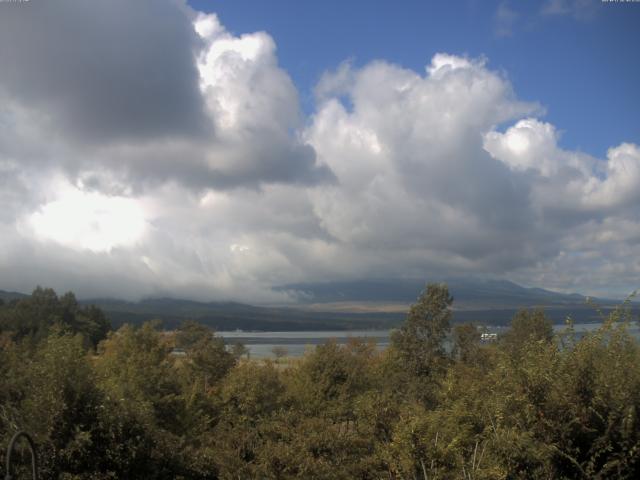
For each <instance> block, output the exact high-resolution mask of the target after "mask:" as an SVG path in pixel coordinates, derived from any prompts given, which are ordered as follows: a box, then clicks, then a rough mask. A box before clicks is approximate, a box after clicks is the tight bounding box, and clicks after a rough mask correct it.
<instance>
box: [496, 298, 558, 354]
mask: <svg viewBox="0 0 640 480" xmlns="http://www.w3.org/2000/svg"><path fill="white" fill-rule="evenodd" d="M552 339H553V324H552V323H551V320H549V318H547V316H546V315H545V314H544V311H543V310H542V309H536V310H520V311H519V312H518V313H516V314H515V316H514V317H513V319H512V320H511V329H510V330H509V331H508V332H507V333H506V334H505V335H504V336H503V339H502V343H503V345H504V346H505V347H506V349H507V351H509V352H510V353H511V354H512V355H517V354H518V352H520V351H521V350H522V348H523V347H524V346H525V345H527V344H528V343H531V342H543V343H550V342H551V340H552Z"/></svg>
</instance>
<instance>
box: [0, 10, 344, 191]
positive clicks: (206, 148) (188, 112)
mask: <svg viewBox="0 0 640 480" xmlns="http://www.w3.org/2000/svg"><path fill="white" fill-rule="evenodd" d="M4 7H7V8H3V12H2V16H0V63H1V64H2V65H11V68H3V69H2V70H0V102H1V103H0V105H1V106H0V123H1V124H2V125H3V126H4V127H5V128H3V129H2V132H1V133H0V158H3V159H7V160H12V161H13V160H15V161H18V162H19V163H21V164H22V165H24V166H28V165H33V166H36V167H37V168H39V169H42V168H44V169H49V168H54V169H64V170H65V171H66V173H67V174H68V175H69V176H71V177H74V178H75V179H76V181H81V182H82V184H83V185H84V187H85V188H94V189H97V190H99V191H102V192H106V193H128V194H130V193H132V192H136V191H142V190H145V189H148V188H154V187H155V186H157V185H158V184H161V183H164V182H167V181H174V182H179V183H182V184H184V185H185V186H187V187H189V188H195V189H206V188H209V187H215V188H235V187H251V188H257V187H260V186H261V185H263V184H265V183H272V182H284V183H301V184H312V183H317V182H322V181H327V180H329V181H330V180H331V179H332V176H331V173H330V172H329V171H328V170H327V169H326V168H323V167H322V166H319V165H317V164H316V159H315V153H314V151H313V149H312V148H311V147H310V146H309V145H305V144H304V143H303V142H301V141H300V139H299V138H298V136H297V134H296V131H297V130H298V129H299V127H300V126H301V125H302V118H301V115H300V113H299V104H298V96H297V91H296V89H295V87H294V86H293V84H292V82H291V80H290V78H289V76H288V75H287V74H286V72H284V71H283V70H282V69H281V68H280V67H279V66H278V62H277V58H276V52H275V44H274V42H273V40H272V39H271V37H269V35H267V34H266V33H254V34H247V35H243V36H242V37H234V36H232V35H231V34H229V33H228V32H226V31H225V29H224V28H223V27H222V26H221V25H220V23H219V22H218V20H217V18H216V16H215V15H203V14H198V13H196V12H194V11H192V10H191V9H190V8H189V7H188V6H186V4H184V2H183V1H180V0H163V1H156V0H141V1H137V2H133V3H131V2H124V1H120V0H115V1H112V2H98V1H87V2H80V3H79V2H76V1H72V0H69V1H66V0H63V1H59V2H58V1H56V2H48V1H37V0H35V1H33V2H29V3H28V4H24V5H19V6H13V5H9V6H6V5H5V6H4Z"/></svg>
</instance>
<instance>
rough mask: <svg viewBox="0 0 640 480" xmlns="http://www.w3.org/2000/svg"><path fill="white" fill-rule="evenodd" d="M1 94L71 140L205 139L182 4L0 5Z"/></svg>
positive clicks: (193, 43)
mask: <svg viewBox="0 0 640 480" xmlns="http://www.w3.org/2000/svg"><path fill="white" fill-rule="evenodd" d="M0 8H1V14H0V64H1V65H2V66H3V68H2V69H1V70H0V91H1V92H2V93H3V95H4V97H5V98H7V97H8V98H11V99H12V100H13V101H16V102H19V103H21V104H22V105H23V106H24V107H26V108H29V109H33V110H35V111H38V112H41V114H42V115H44V116H46V118H47V127H48V128H49V129H50V131H51V134H54V135H55V134H58V135H63V136H64V137H65V138H66V139H68V140H75V141H79V142H82V143H84V142H87V141H100V142H103V141H113V140H116V139H123V138H124V139H131V138H133V139H139V138H155V137H159V136H165V135H189V136H191V135H194V134H204V133H205V132H206V131H207V130H208V129H210V126H209V123H208V121H207V117H206V115H205V113H204V109H203V101H202V96H201V93H200V90H199V87H198V82H199V76H198V71H197V68H196V66H195V64H194V58H195V55H196V54H197V50H198V49H199V48H200V44H199V38H198V36H197V35H196V33H195V32H194V30H193V27H192V24H191V20H190V19H189V17H188V15H187V13H188V12H187V9H186V8H185V6H184V5H183V4H182V2H180V1H178V0H175V1H154V0H139V1H135V2H131V1H125V0H110V1H108V2H102V1H97V0H87V1H81V2H78V1H75V0H56V1H45V0H32V1H30V2H27V3H23V4H19V5H7V4H5V5H1V6H0Z"/></svg>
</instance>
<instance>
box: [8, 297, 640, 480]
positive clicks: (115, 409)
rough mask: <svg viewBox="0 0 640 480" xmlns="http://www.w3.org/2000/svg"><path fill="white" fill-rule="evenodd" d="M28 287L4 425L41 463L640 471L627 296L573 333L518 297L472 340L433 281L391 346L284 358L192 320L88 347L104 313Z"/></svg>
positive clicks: (425, 473)
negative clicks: (256, 354)
mask: <svg viewBox="0 0 640 480" xmlns="http://www.w3.org/2000/svg"><path fill="white" fill-rule="evenodd" d="M23 302H24V300H19V301H12V302H9V303H8V304H5V305H4V306H0V313H1V315H2V316H1V318H2V321H3V323H2V325H3V331H2V332H0V440H1V441H2V444H3V445H6V443H7V442H8V439H9V438H10V436H11V434H12V433H13V432H15V431H16V430H18V429H26V430H28V431H30V432H32V433H33V434H34V436H35V438H36V442H37V445H38V449H39V452H40V458H41V468H42V471H43V478H61V479H87V480H89V479H93V480H100V479H118V478H131V479H136V478H144V479H165V478H172V479H173V478H176V479H218V478H219V479H238V478H239V479H245V478H246V479H249V478H265V479H294V478H301V479H307V478H313V479H380V478H385V479H390V480H396V479H397V480H399V479H423V480H424V479H427V478H428V479H450V478H461V479H464V480H471V479H495V480H498V479H538V478H554V479H556V478H557V479H587V478H616V479H617V478H620V479H635V478H639V477H640V417H639V412H640V345H639V343H638V341H637V340H636V339H635V338H634V337H633V336H632V335H631V334H630V333H629V331H628V329H629V325H630V324H631V322H632V319H631V314H630V312H629V311H628V310H625V309H624V308H621V309H618V310H615V311H614V312H613V313H612V314H611V315H610V316H609V317H608V318H607V319H606V321H605V322H604V323H603V324H602V326H600V327H599V328H597V329H595V330H594V331H593V332H591V333H588V334H586V335H584V336H582V337H580V336H579V335H577V334H576V333H575V332H573V331H572V329H571V327H569V328H568V329H567V331H566V332H564V333H563V334H562V335H561V336H560V337H554V336H553V331H552V329H551V327H550V324H549V322H548V320H547V318H546V317H545V315H544V313H543V312H541V311H533V312H530V311H523V312H519V313H518V314H517V315H516V316H515V317H514V319H513V322H512V328H511V330H510V331H509V332H508V333H506V334H505V335H504V336H503V337H502V338H501V339H500V341H499V342H497V343H494V344H482V343H481V342H479V333H480V330H479V329H478V328H477V327H475V326H472V325H458V326H456V327H454V329H453V332H452V336H449V324H450V320H451V316H452V311H451V305H452V300H451V297H450V296H449V293H448V290H447V288H446V286H444V285H429V286H428V287H427V289H426V291H425V292H424V293H423V294H422V295H421V297H420V298H419V300H418V302H417V303H416V305H414V306H413V307H412V309H411V311H410V313H409V315H408V318H407V321H406V323H405V325H404V326H403V327H402V328H401V329H400V330H399V331H398V332H397V333H396V334H395V335H394V336H393V340H392V345H391V347H390V348H388V349H386V350H385V351H383V352H379V351H378V350H377V349H376V348H375V345H373V344H371V343H363V342H360V341H357V340H354V341H352V342H351V343H349V344H347V345H338V344H336V343H335V342H328V343H326V344H324V345H321V346H318V347H317V348H315V349H314V350H313V351H310V352H309V353H308V354H307V355H305V356H304V357H303V358H301V359H295V360H291V361H288V362H287V363H286V364H284V363H274V362H270V361H255V360H248V359H242V360H241V359H240V357H241V356H242V354H238V352H236V354H235V355H234V353H232V352H228V351H227V349H226V348H225V345H224V344H223V342H222V340H221V339H219V338H217V337H216V336H215V335H214V334H213V332H212V331H211V330H210V329H208V328H206V327H203V326H201V325H198V324H196V323H194V322H187V323H185V324H183V325H182V326H181V327H180V329H179V330H178V331H176V332H175V334H173V333H168V332H162V331H159V330H158V329H157V325H156V324H152V323H147V324H145V325H143V326H141V327H139V328H134V327H131V326H124V327H122V328H120V329H119V330H117V331H116V332H111V333H110V334H109V335H108V336H107V337H106V339H104V340H103V341H102V342H101V343H100V344H99V346H98V348H97V349H96V350H95V351H94V350H93V349H87V348H86V347H87V346H88V340H87V339H88V338H91V337H90V335H91V334H90V333H89V332H90V328H89V326H88V324H87V323H86V322H85V320H83V319H84V318H93V319H94V320H92V321H90V322H89V323H92V322H93V323H94V324H96V325H97V324H100V321H99V320H96V318H98V317H99V314H96V313H93V314H91V312H88V311H87V310H85V309H83V308H81V307H78V306H77V302H75V299H74V297H73V296H72V295H64V296H63V297H60V298H58V297H57V296H55V293H53V292H52V291H48V290H40V291H38V293H37V294H36V295H35V298H33V299H32V300H30V301H29V302H26V303H23ZM91 315H93V317H92V316H91ZM17 319H24V320H25V322H26V323H25V324H24V325H20V324H19V323H12V322H16V321H17ZM36 319H40V320H37V321H36ZM83 322H85V323H83ZM93 338H97V336H96V335H94V337H93ZM174 347H178V348H179V349H181V350H180V351H179V352H178V353H179V354H176V351H175V350H174ZM0 454H4V452H3V451H2V450H0ZM2 468H3V467H2V466H0V476H1V475H4V474H5V473H6V472H4V471H3V470H2Z"/></svg>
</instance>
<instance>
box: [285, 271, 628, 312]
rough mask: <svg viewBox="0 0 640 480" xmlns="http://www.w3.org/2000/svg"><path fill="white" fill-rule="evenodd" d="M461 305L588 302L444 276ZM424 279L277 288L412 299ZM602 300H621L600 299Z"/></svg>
mask: <svg viewBox="0 0 640 480" xmlns="http://www.w3.org/2000/svg"><path fill="white" fill-rule="evenodd" d="M444 281H445V282H446V283H447V285H448V286H449V291H450V292H451V294H452V295H453V297H454V305H455V307H456V308H457V309H494V308H498V309H500V308H514V307H515V308H518V307H520V308H521V307H532V306H566V305H576V304H584V303H585V301H586V297H585V296H583V295H580V294H577V293H572V294H565V293H558V292H552V291H550V290H545V289H542V288H526V287H522V286H520V285H518V284H516V283H513V282H510V281H508V280H484V279H469V278H465V279H462V278H448V279H446V280H444ZM425 283H426V282H425V281H424V280H413V279H395V280H394V279H391V280H362V281H351V282H331V283H299V284H289V285H284V286H280V287H278V288H277V289H278V290H282V291H289V292H292V293H294V294H298V296H299V298H301V300H302V301H303V302H304V303H319V304H322V303H333V302H381V303H407V304H408V303H412V302H414V301H415V300H416V298H417V297H418V295H419V294H420V292H421V291H422V290H423V289H424V287H425ZM597 302H599V303H601V304H611V303H613V304H617V303H620V302H619V301H617V300H608V299H597Z"/></svg>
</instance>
